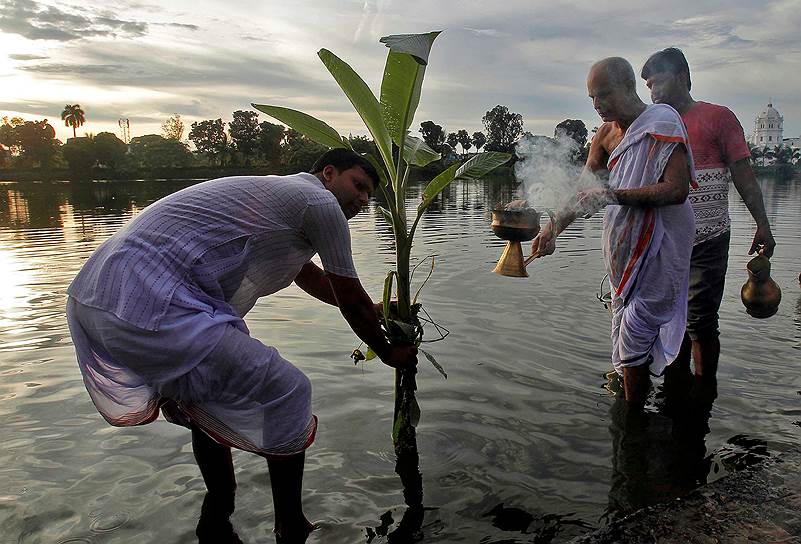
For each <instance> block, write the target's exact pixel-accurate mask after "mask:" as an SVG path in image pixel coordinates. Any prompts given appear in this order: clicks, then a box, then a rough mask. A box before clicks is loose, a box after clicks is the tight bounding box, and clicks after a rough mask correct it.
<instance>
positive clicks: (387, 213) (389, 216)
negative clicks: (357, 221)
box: [378, 206, 392, 226]
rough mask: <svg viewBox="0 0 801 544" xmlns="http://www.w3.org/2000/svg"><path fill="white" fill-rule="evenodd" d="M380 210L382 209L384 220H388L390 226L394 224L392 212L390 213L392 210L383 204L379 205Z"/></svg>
mask: <svg viewBox="0 0 801 544" xmlns="http://www.w3.org/2000/svg"><path fill="white" fill-rule="evenodd" d="M378 211H380V212H381V215H383V216H384V221H386V222H387V223H389V225H390V226H392V214H391V213H390V211H389V210H388V209H386V208H384V207H383V206H378Z"/></svg>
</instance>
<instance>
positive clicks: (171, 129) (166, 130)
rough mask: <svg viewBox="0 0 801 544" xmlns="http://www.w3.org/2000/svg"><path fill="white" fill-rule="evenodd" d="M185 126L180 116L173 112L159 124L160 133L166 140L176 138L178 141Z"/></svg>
mask: <svg viewBox="0 0 801 544" xmlns="http://www.w3.org/2000/svg"><path fill="white" fill-rule="evenodd" d="M185 128H186V127H185V126H184V122H183V120H182V119H181V116H180V115H179V114H177V113H175V114H173V115H171V116H170V117H169V118H168V119H167V120H166V121H164V122H163V123H162V124H161V135H162V136H164V138H166V139H167V140H177V141H179V142H180V141H181V138H183V136H184V129H185Z"/></svg>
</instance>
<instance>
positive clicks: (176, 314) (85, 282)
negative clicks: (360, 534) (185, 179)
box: [67, 174, 356, 455]
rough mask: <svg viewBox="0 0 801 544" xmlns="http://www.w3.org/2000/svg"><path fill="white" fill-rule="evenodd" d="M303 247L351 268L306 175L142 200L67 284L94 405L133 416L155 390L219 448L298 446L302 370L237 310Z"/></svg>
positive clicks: (332, 220)
mask: <svg viewBox="0 0 801 544" xmlns="http://www.w3.org/2000/svg"><path fill="white" fill-rule="evenodd" d="M315 253H319V255H320V259H321V261H322V264H323V268H324V269H325V270H326V271H328V272H333V273H335V274H338V275H343V276H347V277H356V271H355V269H354V267H353V262H352V258H351V252H350V234H349V231H348V228H347V220H346V218H345V216H344V214H343V213H342V210H341V208H340V207H339V204H338V203H337V201H336V198H335V197H334V195H333V194H331V193H330V192H329V191H328V190H327V189H325V188H324V187H323V185H322V183H321V182H320V181H319V180H318V179H317V178H316V177H315V176H312V175H311V174H298V175H295V176H282V177H279V176H264V177H234V178H223V179H219V180H212V181H209V182H205V183H201V184H198V185H195V186H192V187H188V188H186V189H183V190H182V191H179V192H177V193H174V194H172V195H170V196H168V197H165V198H164V199H162V200H160V201H158V202H155V203H153V204H151V205H150V206H148V207H147V208H146V209H145V210H144V211H143V212H142V213H141V214H140V215H139V216H137V217H136V218H134V219H133V220H132V221H130V222H129V223H128V225H126V226H125V227H124V228H123V229H122V230H121V231H120V232H118V233H117V234H115V235H114V236H112V237H111V238H110V239H109V240H107V241H106V242H105V243H104V244H102V245H101V246H100V247H99V248H98V249H97V250H96V251H95V253H94V254H93V255H92V256H91V257H90V258H89V260H88V261H87V263H86V264H85V265H84V267H83V268H82V269H81V271H80V272H79V274H78V275H77V276H76V278H75V280H74V281H73V283H72V284H71V286H70V288H69V290H68V292H69V295H70V303H69V306H68V315H67V318H68V323H69V326H70V331H71V334H72V336H73V341H74V344H75V348H76V353H77V355H78V360H79V366H80V368H81V372H82V374H83V377H84V383H85V385H86V387H87V390H88V391H89V394H90V396H91V398H92V400H93V401H94V403H95V406H96V407H97V408H98V410H99V411H100V413H101V414H102V415H103V416H104V417H105V418H106V420H108V421H109V422H110V423H112V424H114V425H138V424H143V423H147V422H149V421H152V420H153V419H155V417H157V416H158V409H159V406H160V405H164V403H165V402H168V401H169V404H168V406H169V407H170V410H169V413H168V414H166V415H168V417H169V419H170V420H172V421H174V422H177V423H182V424H188V422H189V421H191V422H192V423H193V424H195V425H197V426H199V427H201V428H202V429H203V430H204V431H206V432H207V433H208V434H209V435H210V436H212V437H213V438H215V439H217V440H218V441H220V442H221V443H224V444H227V445H230V446H234V447H237V448H240V449H244V450H248V451H255V452H258V453H262V454H265V455H284V454H290V453H295V452H297V451H300V449H302V448H304V447H306V446H308V445H309V444H310V443H311V440H312V439H313V436H314V431H315V429H316V423H315V422H316V419H315V418H314V417H313V416H312V415H311V388H310V387H309V385H308V380H307V379H306V377H305V376H304V375H303V374H302V373H301V372H300V371H299V370H297V369H296V368H294V367H293V366H292V365H291V364H290V363H289V362H287V361H286V360H284V359H283V358H282V357H281V356H280V355H279V354H278V352H277V350H276V349H275V348H272V347H269V346H266V345H264V344H262V343H261V342H259V341H258V340H256V339H253V338H251V337H250V336H249V334H248V329H247V327H246V325H245V323H244V321H243V319H242V318H243V317H244V316H245V314H246V313H247V312H248V311H249V310H250V309H251V308H252V307H253V305H254V304H255V302H256V300H257V299H258V298H259V297H261V296H266V295H269V294H271V293H273V292H275V291H277V290H279V289H281V288H283V287H286V286H287V285H289V284H290V283H291V282H292V281H293V280H294V278H295V276H296V275H297V273H298V272H299V271H300V269H301V267H302V266H303V265H304V264H305V263H307V262H308V261H309V259H311V258H312V257H313V256H314V254H315ZM293 448H295V449H294V450H293Z"/></svg>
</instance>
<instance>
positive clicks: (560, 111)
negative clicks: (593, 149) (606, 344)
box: [0, 0, 801, 140]
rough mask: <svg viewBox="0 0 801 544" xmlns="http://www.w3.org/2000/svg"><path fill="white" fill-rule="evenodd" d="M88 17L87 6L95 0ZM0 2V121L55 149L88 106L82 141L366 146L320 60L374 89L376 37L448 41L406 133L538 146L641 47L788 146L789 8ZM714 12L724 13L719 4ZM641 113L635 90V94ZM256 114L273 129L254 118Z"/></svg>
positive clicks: (793, 69) (797, 95)
mask: <svg viewBox="0 0 801 544" xmlns="http://www.w3.org/2000/svg"><path fill="white" fill-rule="evenodd" d="M93 4H96V5H101V3H100V2H97V3H93ZM88 5H89V2H78V1H76V0H70V1H56V0H42V1H39V0H2V2H0V117H2V116H3V115H8V116H21V117H24V118H26V119H41V118H45V117H46V118H48V119H50V120H51V122H52V123H53V125H54V126H56V127H57V131H58V137H59V138H61V139H62V140H66V138H67V137H69V136H71V135H72V130H71V129H68V128H66V127H64V126H63V123H62V122H61V121H60V113H61V110H62V109H63V107H64V104H67V103H70V104H73V103H79V104H80V105H81V106H82V107H83V109H84V110H85V111H86V117H87V123H86V125H84V127H82V128H81V129H79V135H80V134H81V133H82V132H91V133H98V132H102V131H111V132H119V128H118V125H117V121H118V119H120V118H128V119H130V123H131V134H132V136H137V135H142V134H148V133H159V132H160V125H161V123H162V122H163V121H164V120H165V119H167V117H169V116H170V115H171V114H173V113H179V114H181V116H182V117H183V118H184V120H185V121H186V122H187V125H188V124H189V123H190V122H191V121H197V120H203V119H210V118H217V117H222V118H223V119H224V120H230V118H231V112H233V111H234V110H237V109H248V108H249V107H250V106H249V105H250V103H251V102H258V103H266V104H275V105H281V106H287V107H292V108H296V109H300V110H303V111H305V112H307V113H310V114H312V115H315V116H318V117H320V118H322V119H324V120H325V121H327V122H328V123H329V124H331V125H332V126H334V127H335V128H337V129H338V130H339V131H340V133H342V134H347V133H353V134H364V133H365V129H364V128H363V126H362V125H361V122H360V120H359V118H358V117H357V116H356V115H355V114H354V113H353V110H352V109H351V106H350V103H349V102H348V101H347V99H346V98H345V97H344V95H342V94H341V91H340V90H339V89H338V87H337V86H336V84H335V83H334V82H333V80H332V78H331V77H330V75H329V74H328V72H327V71H326V69H325V67H324V66H323V65H322V63H321V62H320V61H319V59H318V58H317V55H316V52H317V50H318V49H320V48H321V47H325V48H328V49H330V50H332V51H333V52H334V53H336V54H337V55H338V56H340V57H341V58H343V59H344V60H346V61H347V62H349V63H350V65H351V66H352V67H353V68H354V69H355V70H356V71H357V72H358V73H359V74H361V75H362V77H363V78H364V79H365V80H366V81H367V83H368V84H369V85H370V86H371V87H372V88H373V90H374V92H376V93H377V92H378V89H379V85H380V77H381V73H382V71H383V65H384V60H385V58H386V49H385V48H384V46H383V45H382V44H379V43H378V39H379V38H380V37H381V36H384V35H387V34H399V33H411V32H427V31H431V30H443V31H444V32H443V33H442V34H441V35H440V37H439V38H438V39H437V41H436V42H435V44H434V48H433V51H432V54H431V58H430V63H429V69H428V71H427V73H426V81H425V84H424V88H423V99H422V101H421V103H420V107H419V109H418V112H417V117H416V119H415V124H414V125H413V127H419V123H420V122H422V121H425V120H427V119H431V120H433V121H435V122H437V123H439V124H441V125H443V126H444V127H445V129H446V130H448V131H455V130H458V129H461V128H465V129H467V130H468V131H470V132H473V131H475V130H483V127H482V124H481V117H482V116H483V115H484V113H485V112H486V111H487V110H489V109H491V108H492V107H493V106H495V105H496V104H503V105H506V106H508V107H509V109H510V110H512V111H515V112H518V113H520V114H522V116H523V119H524V123H525V130H529V131H531V132H533V133H535V134H551V133H553V128H554V125H556V123H558V122H559V121H561V120H563V119H566V118H578V119H582V120H584V122H585V123H586V124H587V127H588V128H592V127H593V126H596V125H598V124H599V119H598V117H597V115H596V114H595V112H594V110H593V109H592V107H591V104H590V101H589V99H588V98H587V96H586V88H585V77H586V73H587V70H588V68H589V66H590V65H591V64H592V63H593V62H594V61H595V60H598V59H600V58H602V57H606V56H611V55H620V56H624V57H626V58H628V59H629V60H630V61H631V62H632V64H633V65H634V68H635V70H636V71H639V69H640V67H641V66H642V63H643V62H644V61H645V59H646V58H647V57H648V56H649V55H650V54H651V53H652V52H654V51H656V50H658V49H661V48H664V47H667V46H678V47H680V48H682V49H683V50H684V52H685V54H686V55H687V57H688V60H689V62H690V66H691V69H692V71H693V72H692V77H693V94H694V96H695V98H696V99H703V100H709V101H713V102H717V103H722V104H725V105H728V106H729V107H730V108H731V109H732V110H734V112H735V113H736V114H737V115H738V117H739V118H740V121H741V123H742V124H743V126H744V128H745V131H746V133H748V132H751V131H752V129H753V119H754V116H755V115H756V114H757V112H758V111H759V110H760V109H762V108H764V106H765V104H766V103H767V102H768V100H770V99H772V100H773V104H774V106H775V107H776V108H777V109H779V111H780V112H781V113H782V114H783V115H784V126H785V132H784V136H785V137H791V136H792V137H795V136H799V135H801V31H799V28H801V0H778V1H756V0H729V1H728V2H726V3H722V2H718V1H706V0H677V1H671V2H666V1H664V0H638V1H635V0H625V1H618V2H600V1H597V0H596V1H587V2H584V1H573V2H558V1H554V2H540V1H532V0H528V1H524V0H507V1H504V2H489V1H473V0H461V1H458V2H456V1H450V0H431V1H428V2H425V1H417V0H404V1H400V0H394V1H393V0H361V1H352V0H294V1H292V2H289V1H285V2H277V1H270V0H262V1H255V0H228V1H227V2H223V1H211V0H192V1H188V0H170V1H169V2H168V1H166V0H150V1H148V0H146V1H143V2H135V1H134V2H121V1H117V0H107V1H106V2H104V3H102V5H103V6H104V7H102V8H101V7H88ZM722 6H725V7H722ZM640 94H641V96H642V97H643V98H644V99H645V100H646V101H647V99H648V94H647V89H645V87H644V86H642V85H641V86H640ZM262 119H265V120H266V119H268V118H267V117H266V116H262Z"/></svg>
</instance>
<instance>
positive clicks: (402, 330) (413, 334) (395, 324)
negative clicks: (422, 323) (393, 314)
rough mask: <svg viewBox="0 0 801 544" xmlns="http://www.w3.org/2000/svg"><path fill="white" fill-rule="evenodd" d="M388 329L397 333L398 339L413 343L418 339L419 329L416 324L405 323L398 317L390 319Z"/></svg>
mask: <svg viewBox="0 0 801 544" xmlns="http://www.w3.org/2000/svg"><path fill="white" fill-rule="evenodd" d="M388 330H389V331H390V332H395V333H397V336H399V337H400V338H397V339H398V340H402V341H404V342H407V343H413V342H414V341H415V340H416V339H417V329H416V328H415V326H414V325H411V324H409V323H404V322H403V321H400V320H398V319H390V320H389V323H388Z"/></svg>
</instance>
